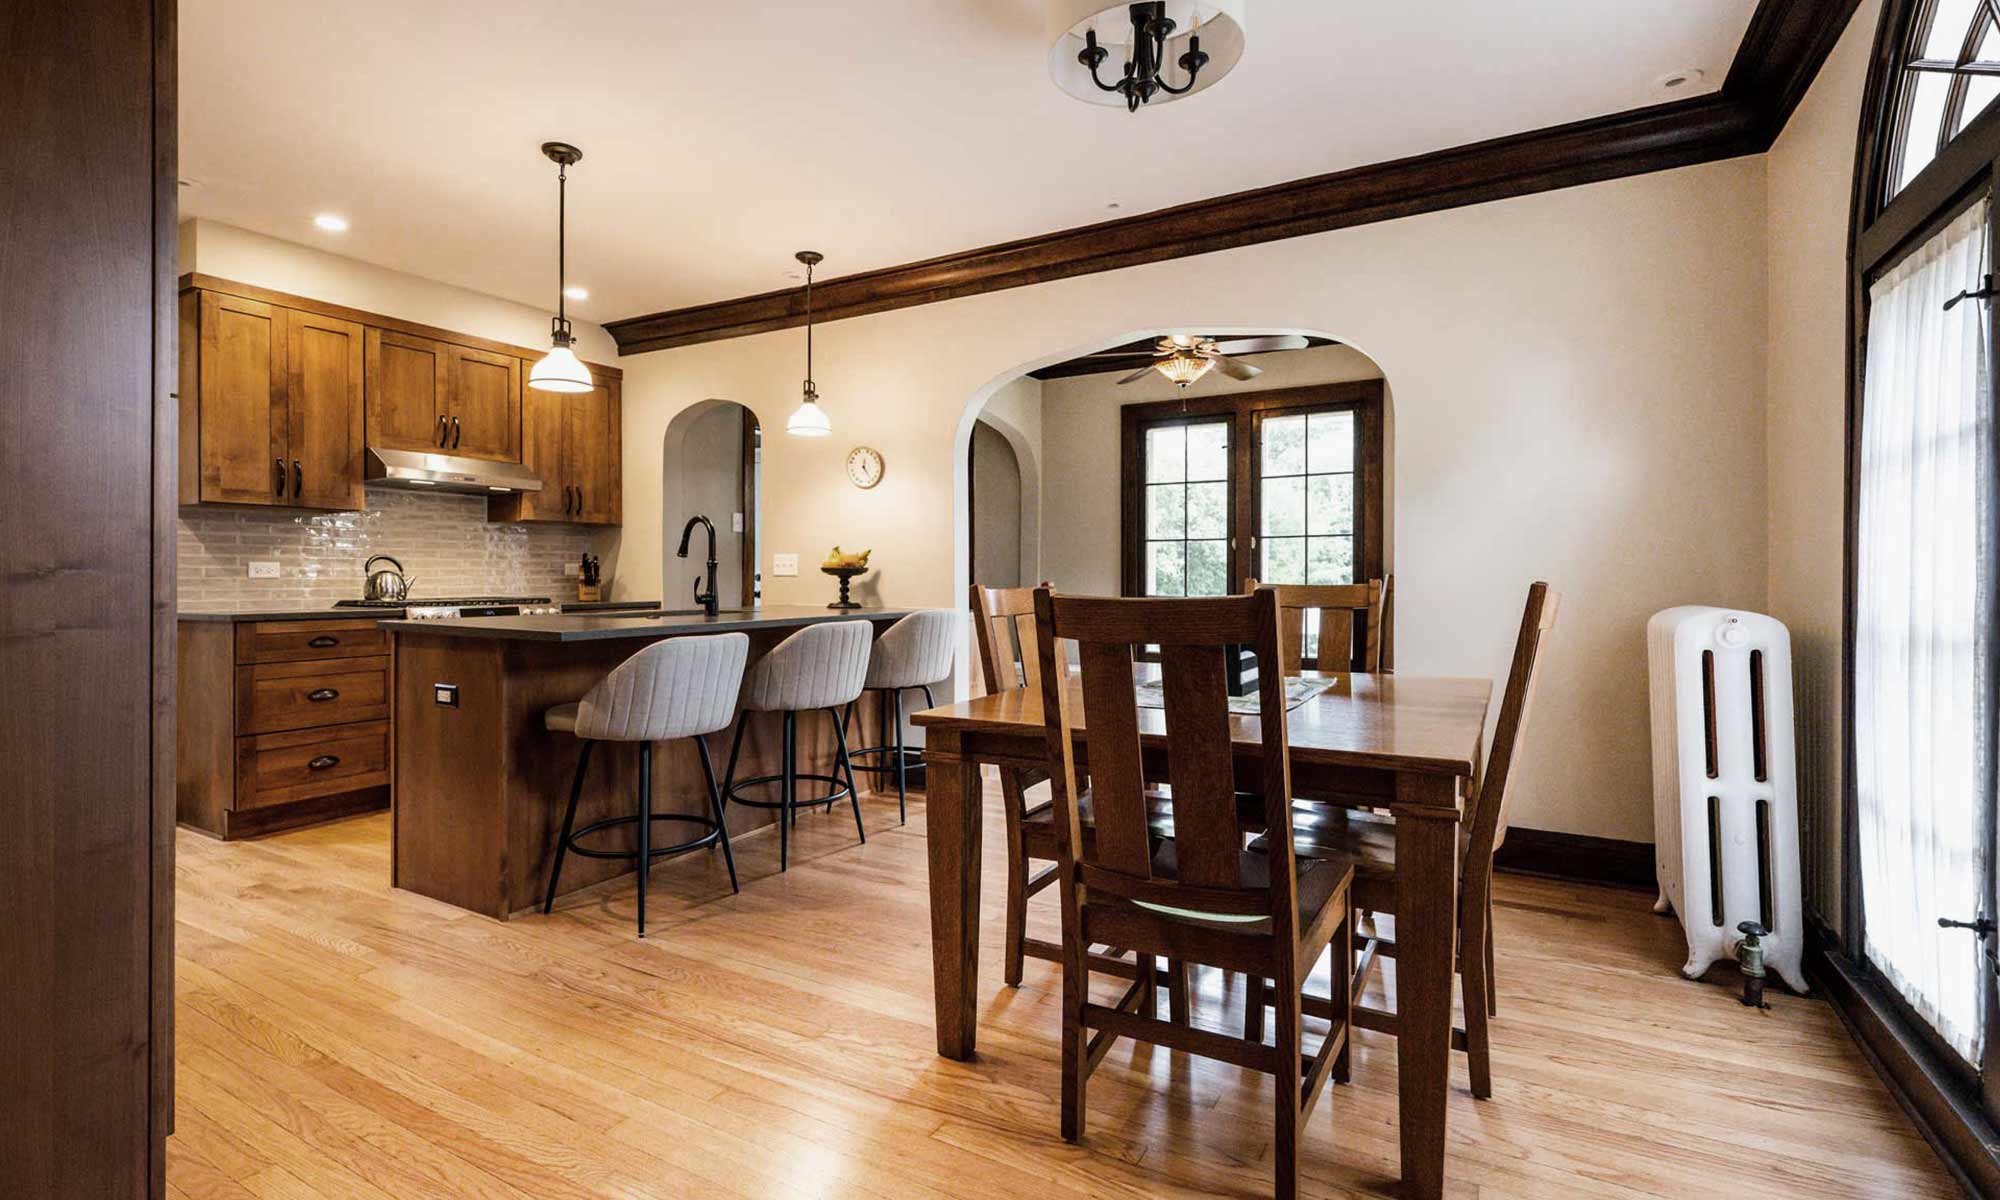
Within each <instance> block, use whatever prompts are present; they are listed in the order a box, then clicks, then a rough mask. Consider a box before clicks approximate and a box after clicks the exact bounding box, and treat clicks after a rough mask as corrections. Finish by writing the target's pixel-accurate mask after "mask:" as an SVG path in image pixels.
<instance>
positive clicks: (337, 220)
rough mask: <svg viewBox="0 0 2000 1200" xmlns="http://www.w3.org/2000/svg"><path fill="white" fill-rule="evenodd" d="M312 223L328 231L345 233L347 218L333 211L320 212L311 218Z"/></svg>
mask: <svg viewBox="0 0 2000 1200" xmlns="http://www.w3.org/2000/svg"><path fill="white" fill-rule="evenodd" d="M313 224H314V225H317V226H318V227H319V228H321V229H324V230H326V231H327V232H328V233H346V232H347V218H346V217H343V216H338V215H336V214H334V213H321V214H319V215H318V216H316V217H314V218H313Z"/></svg>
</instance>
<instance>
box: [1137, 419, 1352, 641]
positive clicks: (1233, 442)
mask: <svg viewBox="0 0 2000 1200" xmlns="http://www.w3.org/2000/svg"><path fill="white" fill-rule="evenodd" d="M1384 407H1385V389H1384V388H1383V384H1382V381H1381V380H1380V379H1360V380H1353V381H1350V382H1346V383H1320V384H1310V385H1307V386H1305V387H1295V388H1269V389H1266V390H1264V391H1243V392H1229V393H1225V394H1222V395H1217V396H1190V397H1188V398H1186V399H1185V400H1153V401H1147V402H1145V403H1143V404H1127V405H1125V406H1123V407H1122V408H1120V409H1119V410H1118V416H1119V436H1118V447H1119V454H1118V461H1119V478H1118V488H1119V500H1118V517H1119V522H1118V554H1119V563H1120V571H1119V583H1120V588H1121V590H1122V591H1123V593H1124V594H1125V595H1127V596H1138V595H1143V594H1144V588H1143V586H1142V572H1141V564H1140V561H1139V559H1140V554H1141V547H1142V545H1143V544H1144V542H1145V536H1144V530H1143V528H1142V525H1143V521H1144V516H1143V513H1142V505H1141V502H1140V493H1141V491H1142V490H1143V488H1144V482H1143V479H1142V476H1143V474H1144V465H1143V464H1142V463H1141V461H1140V438H1141V436H1142V433H1143V431H1144V430H1145V429H1147V428H1150V427H1152V426H1156V425H1161V424H1168V423H1172V422H1177V421H1186V422H1188V423H1197V422H1200V421H1202V420H1204V419H1212V418H1216V417H1228V418H1230V419H1231V424H1230V432H1229V455H1230V464H1229V471H1230V480H1231V484H1232V486H1231V488H1230V497H1229V535H1230V543H1231V544H1230V550H1229V579H1230V586H1231V588H1232V589H1233V588H1235V587H1239V586H1241V584H1242V581H1243V579H1244V577H1245V576H1247V575H1249V574H1251V573H1252V569H1251V566H1250V563H1251V561H1252V560H1251V553H1252V551H1251V550H1250V538H1251V537H1252V536H1253V535H1254V534H1255V533H1256V522H1257V497H1256V488H1255V486H1254V484H1253V478H1252V477H1253V475H1254V474H1255V472H1254V467H1255V464H1256V459H1255V457H1254V454H1255V447H1256V440H1257V439H1256V423H1257V418H1258V416H1259V415H1260V414H1263V413H1271V412H1284V411H1287V410H1293V409H1302V408H1306V409H1310V408H1350V409H1353V410H1354V413H1355V416H1356V419H1357V420H1358V421H1359V422H1360V429H1359V430H1358V432H1357V437H1358V438H1359V441H1360V446H1359V448H1358V449H1357V451H1356V460H1355V464H1354V473H1355V476H1356V482H1357V485H1358V486H1357V489H1356V490H1357V494H1356V496H1355V499H1356V500H1357V501H1358V502H1359V503H1360V504H1361V522H1360V525H1359V527H1358V528H1357V529H1356V530H1355V533H1356V535H1357V537H1358V539H1359V541H1360V556H1359V558H1358V559H1357V561H1356V563H1355V574H1356V578H1359V579H1379V578H1381V577H1382V576H1383V574H1385V573H1386V571H1387V564H1386V563H1385V561H1384V557H1383V556H1384V548H1383V540H1384V527H1385V525H1386V511H1387V498H1386V496H1385V495H1384V492H1385V488H1384V479H1385V477H1386V468H1385V464H1384V463H1383V461H1382V457H1383V447H1384V444H1385V442H1384V436H1383V420H1384ZM1383 632H1384V637H1385V639H1386V637H1387V634H1388V632H1389V631H1388V630H1386V629H1385V630H1384V631H1383ZM1388 653H1389V649H1388V643H1387V642H1386V640H1385V641H1384V644H1383V655H1384V656H1385V657H1384V660H1385V661H1387V655H1388Z"/></svg>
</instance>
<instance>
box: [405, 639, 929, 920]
mask: <svg viewBox="0 0 2000 1200" xmlns="http://www.w3.org/2000/svg"><path fill="white" fill-rule="evenodd" d="M906 615H908V610H888V609H861V610H858V611H849V612H834V611H829V610H828V609H826V608H822V607H817V606H805V605H798V606H791V605H777V606H773V605H767V606H765V607H763V608H757V609H741V610H735V611H730V610H724V611H723V612H721V613H719V614H717V615H716V616H713V617H710V616H705V615H703V614H702V613H700V612H699V611H693V612H687V611H676V612H665V613H654V614H634V613H625V614H619V615H574V614H573V615H561V616H555V615H551V616H521V617H468V618H462V619H456V620H444V621H436V620H433V621H411V620H401V621H384V622H382V628H383V629H384V630H386V631H387V632H388V634H389V635H390V637H391V640H392V642H393V653H392V658H393V676H394V680H395V684H394V691H393V722H392V725H393V728H394V730H395V746H394V763H393V770H394V786H393V805H392V808H393V812H394V822H393V824H394V839H395V844H394V851H393V854H392V857H391V860H390V862H391V867H390V870H391V881H392V882H393V883H394V885H395V886H397V887H399V888H405V889H407V890H409V891H413V892H417V893H420V894H422V895H425V896H430V897H432V898H434V899H438V900H443V901H445V902H446V903H448V904H455V905H457V906H459V907H460V908H465V909H469V910H471V911H473V912H477V913H483V914H485V915H487V916H491V917H496V918H500V919H503V920H504V919H506V918H507V917H509V916H511V915H513V914H515V913H519V912H522V911H525V910H527V909H530V908H532V907H535V906H537V905H539V904H540V903H541V900H542V893H543V889H545V888H546V887H547V886H548V878H549V868H550V867H551V865H552V864H553V862H554V859H555V846H556V838H557V835H558V833H559V832H560V829H561V824H562V815H563V807H564V805H565V803H566V802H567V800H568V797H569V788H570V781H571V778H572V776H573V774H574V772H575V770H576V759H577V755H578V753H579V749H580V743H578V741H577V740H576V739H575V738H574V737H571V736H570V735H568V734H559V733H549V732H548V731H547V730H545V729H544V728H543V725H542V714H543V713H544V712H546V711H547V710H548V709H549V708H551V707H553V706H555V705H558V704H568V703H571V702H573V701H576V700H580V699H582V698H583V695H584V693H586V692H588V691H589V690H590V689H591V688H592V687H593V686H595V685H596V683H597V682H598V680H600V679H602V678H604V676H605V674H606V673H607V672H609V671H610V670H611V669H612V668H613V667H615V666H617V665H618V664H619V663H621V662H623V661H624V660H625V659H627V658H629V657H630V656H631V655H633V654H635V653H637V652H638V651H639V650H640V649H642V648H643V647H644V646H646V645H647V644H649V643H651V642H654V641H658V640H660V639H662V638H669V637H693V636H701V635H704V634H715V633H737V632H740V633H745V634H748V635H749V637H750V665H751V666H755V665H756V663H757V661H758V660H759V659H760V658H762V657H763V655H764V654H765V653H767V652H768V651H769V650H770V649H771V648H772V647H773V646H775V645H777V644H778V643H779V642H781V641H783V640H784V639H785V638H786V637H788V636H789V635H790V634H791V633H793V632H794V631H795V630H797V629H799V628H801V627H803V626H806V625H813V624H818V623H820V622H824V621H851V620H865V621H869V622H871V623H872V624H874V625H875V627H876V632H877V634H878V635H879V634H880V632H881V631H882V630H884V629H886V628H888V627H889V626H890V625H891V624H893V623H894V622H895V621H896V620H897V619H899V618H901V617H903V616H906ZM874 707H875V706H873V705H862V706H860V711H861V720H862V726H863V727H862V728H859V729H857V730H855V731H854V733H853V734H852V735H851V736H852V737H853V739H854V740H853V741H852V742H851V743H850V744H852V745H856V746H859V745H869V744H874V743H875V742H879V741H880V738H879V737H876V736H875V735H876V734H877V733H878V732H879V730H877V729H875V728H874V727H873V725H872V720H873V717H872V714H871V713H870V712H869V711H868V710H872V709H873V708H874ZM779 746H780V729H779V719H778V715H777V714H775V713H772V714H765V716H764V718H763V719H755V720H753V721H752V723H751V726H750V730H749V733H748V735H747V737H746V738H745V740H744V745H743V753H742V758H741V760H740V762H739V764H738V767H737V774H738V776H739V777H741V776H751V775H765V774H771V773H774V772H776V770H777V769H778V767H777V763H778V751H779ZM607 751H608V752H607ZM710 751H711V753H713V754H714V755H715V756H716V770H717V772H718V773H720V772H721V771H722V770H723V769H724V768H725V766H726V764H727V761H728V756H729V745H728V742H727V740H726V735H713V736H712V739H711V744H710ZM651 753H652V755H653V811H654V812H656V813H675V812H678V813H688V814H703V813H706V812H707V811H708V792H707V785H706V784H705V782H704V781H703V776H702V772H701V763H700V759H699V758H698V757H697V753H696V750H695V747H694V746H693V744H692V743H690V742H688V741H685V740H683V741H679V742H672V743H668V744H666V745H659V746H654V747H652V749H651ZM834 753H835V750H834V738H833V732H832V729H831V727H830V724H829V722H827V721H824V720H808V721H803V722H801V723H800V726H799V770H800V771H802V772H807V771H810V772H817V773H822V774H832V773H833V772H832V770H831V766H832V763H833V760H834ZM638 768H639V763H638V751H637V749H636V748H633V747H626V746H607V747H605V748H604V749H601V750H600V751H599V752H598V754H597V757H596V758H594V759H593V760H592V762H591V765H590V773H589V776H588V778H587V780H586V782H585V785H584V791H583V795H582V797H581V799H580V800H579V802H578V806H577V818H576V820H577V826H578V827H579V828H581V827H583V826H585V825H588V824H590V823H591V822H593V821H597V820H599V819H602V818H604V817H611V816H619V815H625V814H630V813H633V812H636V811H637V808H638V799H637V792H636V789H637V787H638V776H639V770H638ZM728 819H729V828H730V833H731V836H732V837H733V836H740V835H741V834H744V833H748V832H750V831H752V830H755V829H757V828H758V827H760V826H764V825H768V824H770V822H771V821H772V819H773V816H772V814H771V813H769V812H766V811H763V810H759V809H751V808H746V807H742V806H735V807H732V808H731V809H730V810H729V818H728ZM605 836H606V837H607V838H609V837H611V836H624V837H626V838H627V840H626V841H625V843H624V844H623V845H622V846H621V845H620V844H618V843H616V842H610V841H607V842H606V843H605V844H604V846H603V848H604V849H620V848H624V849H630V848H631V847H632V845H633V843H634V842H635V840H636V832H633V831H629V830H616V831H611V833H608V834H607V835H605ZM633 869H634V864H632V863H630V862H625V861H619V860H615V859H594V858H585V857H581V856H576V855H572V856H571V857H570V858H569V859H568V861H567V862H565V863H564V864H563V872H562V882H561V892H563V893H568V892H571V891H575V890H578V889H581V888H585V887H590V886H593V885H595V884H599V883H602V882H603V881H605V880H606V879H610V878H613V877H615V876H618V875H623V874H629V873H630V872H631V871H632V870H633ZM663 869H670V868H663ZM749 883H750V881H749V880H747V879H746V880H745V884H746V886H747V885H748V884H749Z"/></svg>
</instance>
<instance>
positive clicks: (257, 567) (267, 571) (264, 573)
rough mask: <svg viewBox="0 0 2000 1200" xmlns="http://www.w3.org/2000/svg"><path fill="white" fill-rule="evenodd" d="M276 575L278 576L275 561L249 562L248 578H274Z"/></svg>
mask: <svg viewBox="0 0 2000 1200" xmlns="http://www.w3.org/2000/svg"><path fill="white" fill-rule="evenodd" d="M277 577H278V564H277V563H274V562H253V563H251V564H250V578H252V579H276V578H277Z"/></svg>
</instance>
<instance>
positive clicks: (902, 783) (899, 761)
mask: <svg viewBox="0 0 2000 1200" xmlns="http://www.w3.org/2000/svg"><path fill="white" fill-rule="evenodd" d="M890 707H891V708H893V709H894V710H895V716H896V824H898V825H907V824H909V822H910V778H909V766H910V764H909V763H908V762H906V761H904V758H903V693H901V692H897V693H896V694H895V697H894V699H892V700H891V701H890ZM883 741H885V742H886V741H888V739H887V738H884V739H883Z"/></svg>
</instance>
